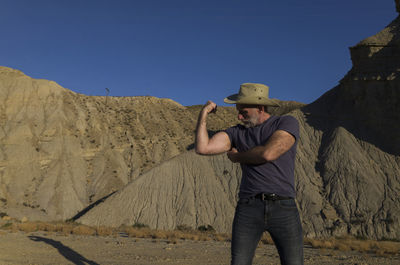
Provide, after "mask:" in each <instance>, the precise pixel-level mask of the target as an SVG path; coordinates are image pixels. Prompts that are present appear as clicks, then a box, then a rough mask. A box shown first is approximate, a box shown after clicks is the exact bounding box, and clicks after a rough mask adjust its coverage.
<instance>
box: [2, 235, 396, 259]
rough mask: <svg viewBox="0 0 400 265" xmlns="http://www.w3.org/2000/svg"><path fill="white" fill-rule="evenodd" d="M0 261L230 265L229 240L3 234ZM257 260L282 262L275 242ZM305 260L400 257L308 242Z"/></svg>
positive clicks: (264, 247)
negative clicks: (318, 246)
mask: <svg viewBox="0 0 400 265" xmlns="http://www.w3.org/2000/svg"><path fill="white" fill-rule="evenodd" d="M0 239H1V240H0V265H17V264H18V265H25V264H31V265H33V264H37V265H39V264H40V265H42V264H43V265H45V264H49V265H50V264H51V265H62V264H77V265H81V264H82V265H83V264H89V265H96V264H101V265H103V264H104V265H106V264H110V265H111V264H112V265H120V264H121V265H123V264H135V265H136V264H137V265H142V264H143V265H150V264H152V265H161V264H165V265H167V264H185V265H200V264H201V265H204V264H215V265H221V264H229V251H230V245H229V242H214V241H206V242H197V241H189V240H185V241H178V242H177V243H176V244H170V243H168V242H167V241H164V240H154V239H136V238H128V237H126V236H124V235H123V234H121V235H120V236H117V237H98V236H76V235H69V236H64V235H57V234H55V233H44V232H35V233H23V232H16V233H11V232H2V234H1V235H0ZM253 264H279V258H278V255H277V252H276V250H275V247H274V246H273V245H261V246H260V247H259V248H258V249H257V252H256V256H255V259H254V263H253ZM305 264H353V265H354V264H357V265H361V264H375V265H378V264H379V265H384V264H400V257H399V256H390V257H377V256H376V255H372V254H361V253H358V252H340V251H336V250H321V249H312V248H310V247H308V246H305Z"/></svg>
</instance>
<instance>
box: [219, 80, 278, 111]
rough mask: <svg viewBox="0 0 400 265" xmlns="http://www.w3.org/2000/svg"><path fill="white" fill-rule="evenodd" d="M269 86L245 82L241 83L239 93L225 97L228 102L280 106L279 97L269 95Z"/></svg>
mask: <svg viewBox="0 0 400 265" xmlns="http://www.w3.org/2000/svg"><path fill="white" fill-rule="evenodd" d="M268 91H269V87H268V86H266V85H263V84H256V83H244V84H241V85H240V90H239V93H238V94H233V95H230V96H229V97H226V98H225V99H224V102H225V103H228V104H249V105H264V106H276V107H278V106H279V101H278V100H277V99H272V98H269V97H268Z"/></svg>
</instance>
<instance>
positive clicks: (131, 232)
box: [123, 227, 151, 238]
mask: <svg viewBox="0 0 400 265" xmlns="http://www.w3.org/2000/svg"><path fill="white" fill-rule="evenodd" d="M123 232H125V233H127V234H128V236H129V237H138V238H150V237H151V230H150V229H148V228H141V229H137V228H134V227H125V228H124V230H123Z"/></svg>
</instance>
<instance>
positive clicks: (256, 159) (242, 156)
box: [228, 146, 268, 165]
mask: <svg viewBox="0 0 400 265" xmlns="http://www.w3.org/2000/svg"><path fill="white" fill-rule="evenodd" d="M264 153H265V146H256V147H254V148H252V149H250V150H248V151H246V152H237V151H236V150H235V151H233V152H232V151H230V152H228V157H229V159H230V160H231V161H232V162H235V163H241V164H252V165H260V164H264V163H266V162H268V161H267V160H266V159H265V157H264Z"/></svg>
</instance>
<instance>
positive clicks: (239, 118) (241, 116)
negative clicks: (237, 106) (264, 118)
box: [237, 113, 244, 121]
mask: <svg viewBox="0 0 400 265" xmlns="http://www.w3.org/2000/svg"><path fill="white" fill-rule="evenodd" d="M237 118H238V120H239V121H241V120H242V119H243V118H244V117H243V115H242V114H240V113H238V116H237Z"/></svg>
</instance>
